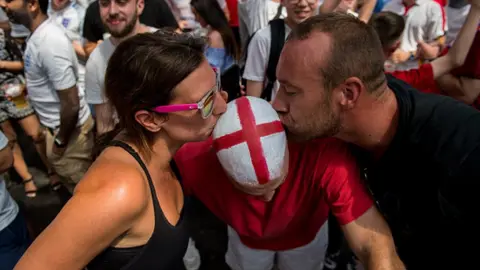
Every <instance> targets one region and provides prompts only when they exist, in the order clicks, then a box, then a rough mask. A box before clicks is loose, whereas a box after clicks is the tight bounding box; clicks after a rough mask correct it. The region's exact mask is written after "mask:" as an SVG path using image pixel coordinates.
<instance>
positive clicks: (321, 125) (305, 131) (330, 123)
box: [285, 98, 341, 142]
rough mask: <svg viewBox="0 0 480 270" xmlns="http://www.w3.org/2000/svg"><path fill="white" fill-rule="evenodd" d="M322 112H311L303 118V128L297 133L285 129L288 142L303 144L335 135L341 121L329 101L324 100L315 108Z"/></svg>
mask: <svg viewBox="0 0 480 270" xmlns="http://www.w3.org/2000/svg"><path fill="white" fill-rule="evenodd" d="M315 108H319V109H320V110H323V112H322V113H321V114H319V113H318V112H316V111H313V112H312V113H311V114H310V115H308V116H305V117H304V119H308V120H306V121H305V126H304V127H303V128H302V130H301V131H299V132H291V131H289V130H288V128H287V127H285V131H286V133H287V138H288V140H292V141H295V142H304V141H309V140H312V139H317V138H328V137H333V136H335V135H337V134H338V133H339V132H340V130H341V120H340V116H339V115H338V114H335V112H334V111H333V110H332V108H331V106H330V99H329V98H326V99H325V100H323V101H322V102H320V104H319V105H317V106H315Z"/></svg>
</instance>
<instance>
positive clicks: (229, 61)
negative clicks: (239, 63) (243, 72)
mask: <svg viewBox="0 0 480 270" xmlns="http://www.w3.org/2000/svg"><path fill="white" fill-rule="evenodd" d="M205 57H207V60H208V63H210V65H212V66H214V67H216V68H217V69H218V70H220V74H223V73H224V72H225V71H226V70H227V69H229V68H230V67H231V66H233V64H235V59H233V56H231V55H227V51H226V50H225V49H224V48H211V47H208V48H207V50H206V51H205Z"/></svg>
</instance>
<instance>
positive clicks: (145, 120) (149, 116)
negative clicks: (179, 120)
mask: <svg viewBox="0 0 480 270" xmlns="http://www.w3.org/2000/svg"><path fill="white" fill-rule="evenodd" d="M135 120H136V121H137V122H138V123H139V124H140V125H142V126H143V127H144V128H145V129H147V130H148V131H150V132H159V131H160V130H161V129H162V126H163V124H164V123H165V122H166V121H167V117H166V115H162V114H158V113H154V112H150V111H147V110H140V111H138V112H136V113H135Z"/></svg>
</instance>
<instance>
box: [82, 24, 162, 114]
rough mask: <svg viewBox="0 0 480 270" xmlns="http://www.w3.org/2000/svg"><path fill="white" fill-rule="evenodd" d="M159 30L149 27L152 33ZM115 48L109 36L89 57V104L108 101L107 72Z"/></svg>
mask: <svg viewBox="0 0 480 270" xmlns="http://www.w3.org/2000/svg"><path fill="white" fill-rule="evenodd" d="M157 30H158V29H157V28H155V27H149V31H150V32H151V33H153V32H155V31H157ZM115 48H116V47H115V46H114V45H113V43H112V40H111V37H108V38H107V39H105V40H104V41H103V42H102V43H100V45H98V46H97V47H96V48H95V50H93V52H92V53H91V54H90V56H89V57H88V61H87V65H86V72H85V92H86V100H87V103H88V104H94V105H95V104H104V103H107V99H106V97H105V93H104V92H103V88H104V82H105V73H106V71H107V65H108V60H110V56H112V54H113V52H114V51H115Z"/></svg>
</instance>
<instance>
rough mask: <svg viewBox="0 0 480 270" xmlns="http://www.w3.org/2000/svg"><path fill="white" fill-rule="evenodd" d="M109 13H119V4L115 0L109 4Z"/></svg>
mask: <svg viewBox="0 0 480 270" xmlns="http://www.w3.org/2000/svg"><path fill="white" fill-rule="evenodd" d="M108 14H110V15H115V14H118V5H117V3H116V2H115V1H110V3H109V5H108Z"/></svg>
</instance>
